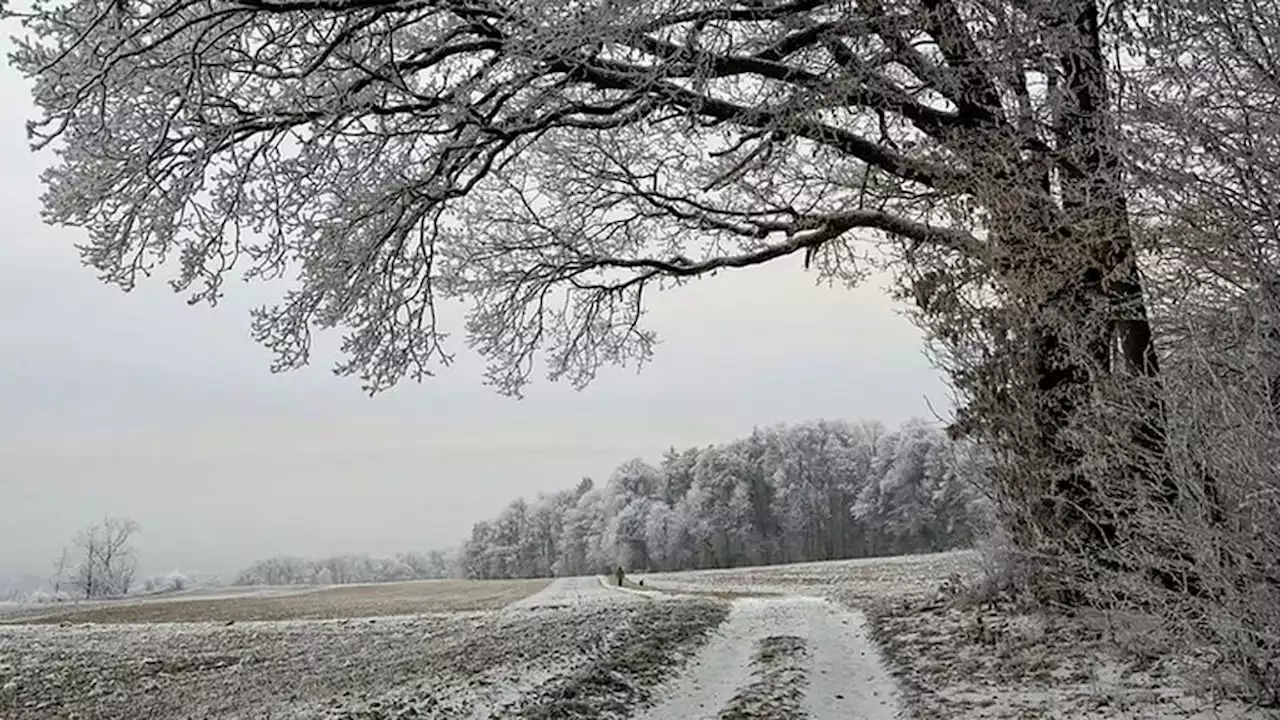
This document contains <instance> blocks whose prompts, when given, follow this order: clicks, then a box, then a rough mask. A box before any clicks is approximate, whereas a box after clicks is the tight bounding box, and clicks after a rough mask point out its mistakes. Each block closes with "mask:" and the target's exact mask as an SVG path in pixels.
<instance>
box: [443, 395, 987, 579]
mask: <svg viewBox="0 0 1280 720" xmlns="http://www.w3.org/2000/svg"><path fill="white" fill-rule="evenodd" d="M982 470H983V465H982V463H981V462H980V457H979V455H977V453H976V452H975V451H974V449H973V448H972V447H971V446H969V445H967V444H965V443H959V442H953V441H952V440H950V439H949V438H948V437H947V435H946V433H945V432H944V431H943V430H942V429H941V428H939V427H937V426H936V425H933V424H930V423H927V422H924V421H921V420H913V421H910V422H907V423H906V424H904V425H903V426H902V427H900V428H898V429H897V430H889V429H887V428H886V427H885V426H884V425H883V424H881V423H878V422H841V421H818V422H809V423H803V424H799V425H789V426H788V425H779V426H775V427H770V428H766V429H756V430H755V431H753V432H752V433H751V434H750V435H748V436H747V437H744V438H740V439H737V440H734V441H732V442H728V443H724V444H720V445H708V446H705V447H691V448H686V449H683V450H678V449H676V448H674V447H673V448H671V449H670V450H668V451H667V452H666V453H665V455H664V456H663V457H662V460H661V462H660V463H659V464H658V465H656V466H655V465H652V464H650V463H648V462H645V461H644V460H641V459H633V460H628V461H626V462H624V463H622V464H621V465H619V466H618V468H617V469H616V470H614V472H613V474H612V475H611V476H610V477H609V479H608V480H607V481H606V482H605V483H604V484H603V485H599V486H598V485H597V484H596V483H595V482H594V481H593V480H592V479H590V478H584V479H583V480H582V481H580V482H579V483H578V484H577V485H576V486H575V487H572V488H567V489H564V490H561V491H559V492H553V493H544V494H540V495H538V496H537V497H536V498H534V499H533V500H532V501H529V500H525V499H524V498H520V499H517V500H515V501H513V502H512V503H511V504H510V505H508V506H507V507H506V508H505V509H504V510H503V511H502V512H501V513H499V514H498V516H497V517H495V518H493V519H491V520H486V521H482V522H478V523H476V524H475V526H474V527H473V528H472V531H471V537H470V539H469V540H468V541H467V542H466V543H465V545H464V546H463V548H462V553H461V560H460V562H461V566H462V570H463V572H464V573H465V574H466V576H467V577H470V578H510V577H542V576H553V575H580V574H588V573H598V572H605V571H608V570H609V569H611V568H613V567H615V566H617V565H621V566H622V567H624V568H626V569H628V570H650V571H662V570H685V569H705V568H720V567H735V566H744V565H768V564H776V563H788V562H804V561H814V560H837V559H845V558H855V557H867V556H874V555H894V554H902V553H914V552H929V551H937V550H945V549H950V548H956V547H963V546H966V545H969V544H970V543H971V542H972V541H973V539H974V533H975V530H976V529H978V528H979V527H981V525H982V524H983V523H984V522H985V518H986V514H987V510H988V508H989V503H988V502H987V500H986V498H985V497H984V494H983V492H982V491H981V487H982Z"/></svg>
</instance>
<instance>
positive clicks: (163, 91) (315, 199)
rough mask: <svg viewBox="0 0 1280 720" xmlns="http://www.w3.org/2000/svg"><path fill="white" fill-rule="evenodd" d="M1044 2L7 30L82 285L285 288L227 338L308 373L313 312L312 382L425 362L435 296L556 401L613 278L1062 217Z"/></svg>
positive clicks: (110, 4) (323, 14)
mask: <svg viewBox="0 0 1280 720" xmlns="http://www.w3.org/2000/svg"><path fill="white" fill-rule="evenodd" d="M1067 5H1071V4H1066V5H1064V6H1063V8H1062V9H1060V10H1055V9H1053V7H1050V4H1045V5H1044V6H1043V7H1042V6H1041V4H1040V3H1034V2H1032V3H1022V2H1014V3H1008V4H1005V3H966V4H965V5H964V6H963V8H961V6H960V5H959V4H957V3H953V2H951V1H950V0H918V1H917V0H861V1H858V2H854V0H832V1H825V0H794V1H785V0H742V1H740V2H739V1H734V0H698V1H696V2H688V1H687V0H679V1H676V0H657V1H653V2H649V1H646V2H631V1H625V0H624V1H615V0H603V1H601V2H579V1H563V0H560V1H557V0H402V1H399V2H387V1H383V0H236V1H231V2H227V1H222V0H219V1H213V0H173V1H161V2H152V1H149V0H146V1H144V0H118V1H117V0H110V1H107V2H104V1H102V0H74V1H72V2H44V1H43V0H41V1H39V2H37V3H36V4H35V5H34V7H33V8H31V10H30V11H28V12H17V13H14V12H11V13H10V14H11V15H18V16H20V17H21V18H22V20H23V22H24V25H25V27H26V29H27V30H28V34H27V35H26V36H25V37H24V38H21V39H19V41H18V42H17V43H16V47H17V50H16V52H15V53H14V55H13V61H14V62H15V64H16V66H17V67H18V68H19V69H20V70H21V71H22V72H23V73H24V74H26V75H27V76H29V77H31V78H33V79H34V80H35V98H36V102H37V105H38V107H39V108H40V110H41V111H42V116H41V117H40V118H39V119H38V120H36V121H35V122H33V123H32V124H31V126H30V131H31V136H32V138H33V139H34V141H35V143H36V145H37V146H39V147H44V146H51V147H53V148H55V151H56V153H57V156H58V159H57V162H56V164H55V167H54V168H53V169H51V170H50V171H49V172H48V174H47V175H46V176H45V180H46V183H47V186H48V192H47V194H46V196H45V207H46V218H47V220H48V221H50V222H53V223H58V224H64V225H70V226H75V227H81V228H84V229H85V230H86V231H87V233H88V239H87V241H86V242H85V243H84V246H83V256H84V259H85V261H86V262H87V263H88V264H89V265H91V266H92V267H94V268H96V269H97V270H98V271H99V272H100V273H101V275H102V277H103V279H104V280H106V281H108V282H111V283H115V284H118V285H120V286H122V287H124V288H126V289H127V288H129V287H131V286H132V285H133V284H134V283H135V281H136V279H137V276H138V274H139V273H147V272H149V271H150V270H151V269H153V268H155V267H156V266H158V265H160V264H163V263H165V262H166V261H168V262H170V263H175V264H176V265H177V266H178V267H179V268H180V273H179V275H178V278H177V280H176V281H175V286H176V289H178V290H179V291H183V292H186V293H187V294H189V296H190V298H191V300H192V302H199V301H208V302H213V301H215V300H216V299H217V298H218V297H219V296H220V294H221V293H222V292H223V284H224V282H225V280H226V279H227V278H228V277H232V276H233V275H235V276H239V275H245V276H248V277H250V278H280V277H283V278H286V279H287V281H288V283H289V285H288V288H289V289H288V291H287V294H286V295H285V296H284V298H283V301H282V302H281V303H280V304H279V305H276V306H274V307H269V308H264V309H262V310H261V311H259V312H258V313H257V314H256V316H255V319H254V325H253V327H254V333H255V335H256V337H257V339H258V340H259V341H261V342H263V343H264V344H266V345H267V346H268V347H270V348H271V349H272V350H273V351H274V352H275V355H276V362H275V365H276V368H277V369H288V368H295V367H298V366H300V365H302V364H304V363H306V362H307V361H308V356H309V351H310V338H311V333H312V331H313V330H314V329H317V328H343V329H344V330H345V332H346V339H345V342H344V344H343V349H344V351H345V356H346V357H345V360H344V361H343V362H342V363H341V364H340V366H339V368H338V371H339V372H341V373H348V374H356V375H359V376H360V377H361V378H363V380H364V381H365V382H366V384H367V386H368V387H369V388H370V389H371V390H378V389H382V388H385V387H388V386H390V385H392V384H394V383H395V382H397V381H398V380H400V379H402V378H404V377H405V376H410V377H421V376H423V375H427V374H430V373H431V372H432V370H433V368H436V367H438V366H439V365H441V364H445V363H447V362H448V360H449V358H450V355H449V352H450V351H449V350H448V349H447V348H446V344H445V341H446V337H447V332H446V328H445V327H443V326H442V323H440V322H438V320H437V315H436V308H437V307H438V306H439V303H440V302H441V301H443V300H455V299H456V300H462V301H465V302H467V303H468V305H469V307H470V310H469V314H468V316H467V320H466V336H467V340H468V341H469V343H470V344H471V345H472V346H473V347H474V348H475V349H477V350H478V351H479V352H480V353H481V354H482V355H483V356H484V357H485V358H486V359H487V361H488V363H489V367H488V380H489V382H490V383H491V384H492V385H493V386H494V387H496V388H497V389H498V390H499V391H501V392H504V393H511V394H518V392H519V390H520V388H521V387H522V386H523V385H524V384H525V383H526V382H527V381H528V380H529V379H530V376H531V373H532V372H533V371H534V369H535V358H537V357H539V353H542V355H541V359H542V361H544V362H545V364H546V367H547V369H548V370H549V374H550V376H551V377H552V378H565V379H567V380H569V381H570V382H572V383H574V384H575V385H579V386H581V385H583V384H585V383H587V382H588V381H589V380H590V379H591V377H592V376H593V373H594V371H595V370H596V369H597V368H598V367H599V366H600V365H602V364H606V363H629V362H638V361H643V360H644V359H645V358H646V357H647V356H648V355H649V353H650V351H651V348H652V342H653V335H652V333H651V332H650V331H649V330H647V329H646V328H645V327H644V325H643V324H642V322H641V321H642V315H643V296H644V293H645V292H646V291H650V290H654V289H658V288H660V287H662V286H663V285H664V284H670V283H677V282H681V281H683V280H686V279H689V278H692V277H695V276H699V275H703V274H708V273H714V272H716V271H718V270H721V269H724V268H733V267H740V266H746V265H752V264H758V263H762V262H766V261H769V260H772V259H775V258H780V257H783V256H788V255H796V256H797V257H796V260H795V262H796V265H797V267H800V266H801V265H803V266H805V267H813V268H815V269H816V270H817V271H818V273H819V275H820V277H821V278H823V279H828V280H835V281H838V282H854V281H856V280H857V279H858V278H859V277H860V275H861V274H862V272H863V271H864V267H863V264H862V263H860V262H859V258H860V257H862V252H861V251H860V250H859V249H858V248H857V246H855V245H854V244H853V243H852V238H853V236H854V235H858V233H857V232H856V231H858V230H859V229H872V230H875V231H878V232H879V233H880V235H881V236H884V235H888V236H891V237H893V238H895V239H897V240H902V241H906V246H907V247H909V248H910V249H911V250H913V251H918V252H921V253H925V252H934V253H942V254H943V255H946V256H955V257H969V258H975V257H979V256H986V255H989V254H990V253H991V252H992V248H991V247H988V246H987V245H986V244H985V243H984V242H983V240H982V238H983V237H984V236H985V235H984V233H983V232H982V225H983V223H984V222H986V221H985V219H984V218H985V215H984V211H982V205H983V203H986V204H987V205H991V204H992V203H991V200H992V193H991V192H990V191H991V189H992V188H1003V189H1005V190H1009V189H1013V191H1015V192H1016V194H1018V196H1019V203H1020V205H1019V207H1020V208H1021V209H1020V210H1019V212H1025V211H1027V208H1030V209H1031V211H1033V212H1034V214H1035V215H1036V222H1037V223H1040V224H1047V225H1049V226H1054V225H1062V224H1063V223H1066V222H1067V221H1068V220H1069V218H1067V217H1066V216H1062V217H1059V216H1060V215H1062V212H1061V209H1060V208H1059V207H1058V206H1057V205H1056V204H1055V201H1054V200H1053V198H1052V196H1051V194H1050V193H1049V192H1048V191H1047V189H1046V190H1045V191H1043V192H1042V191H1041V190H1040V189H1039V188H1040V186H1039V185H1038V184H1037V182H1038V180H1037V179H1038V178H1040V177H1041V176H1042V175H1043V174H1044V173H1046V172H1049V170H1046V168H1049V169H1050V170H1052V171H1054V172H1057V171H1058V170H1059V169H1063V168H1065V169H1067V170H1070V169H1071V168H1072V167H1073V165H1072V163H1073V162H1075V161H1074V160H1073V159H1072V157H1073V152H1074V151H1073V150H1072V149H1071V148H1065V147H1064V148H1062V149H1060V150H1055V149H1054V147H1053V143H1052V142H1051V141H1050V138H1049V136H1050V134H1049V133H1048V131H1047V130H1046V127H1045V122H1046V121H1047V118H1048V117H1049V113H1050V112H1051V110H1052V108H1051V106H1052V105H1053V103H1051V102H1049V99H1051V96H1052V92H1051V90H1050V88H1051V87H1052V86H1053V83H1052V82H1046V78H1048V77H1051V76H1052V75H1053V74H1054V73H1055V72H1057V70H1051V69H1047V68H1046V67H1040V65H1042V64H1043V63H1041V62H1040V61H1041V60H1042V59H1043V58H1044V57H1045V56H1047V55H1054V53H1055V51H1054V50H1053V49H1052V46H1053V44H1054V43H1055V42H1057V41H1056V40H1055V38H1057V36H1058V34H1060V33H1059V29H1060V28H1068V27H1071V26H1072V22H1074V20H1073V19H1072V18H1073V17H1074V16H1073V15H1072V14H1071V13H1072V12H1077V11H1080V8H1077V7H1074V6H1072V7H1067ZM1054 7H1056V5H1055V6H1054ZM962 9H963V12H962ZM1062 46H1063V47H1067V44H1063V45H1062ZM1067 55H1069V52H1068V51H1062V52H1057V54H1056V55H1055V57H1058V58H1059V60H1062V62H1060V63H1058V66H1061V65H1062V64H1063V63H1065V62H1066V61H1067V60H1069V58H1067V57H1066V56H1067ZM1063 58H1066V59H1065V60H1064V59H1063ZM862 237H865V234H862ZM1043 259H1044V257H1043V256H1038V257H1037V260H1038V261H1039V260H1043Z"/></svg>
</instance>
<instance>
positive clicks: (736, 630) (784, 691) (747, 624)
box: [637, 597, 898, 720]
mask: <svg viewBox="0 0 1280 720" xmlns="http://www.w3.org/2000/svg"><path fill="white" fill-rule="evenodd" d="M662 698H663V699H662V701H661V702H659V703H658V704H657V705H656V706H654V707H652V708H650V709H648V710H647V711H645V712H643V713H641V714H640V715H638V716H637V717H638V718H639V719H640V720H666V719H669V718H687V719H688V720H704V719H706V720H713V719H716V718H725V719H728V718H735V719H737V718H744V719H745V718H780V717H786V718H809V719H810V720H843V719H845V718H861V719H863V720H880V719H881V718H883V719H884V720H888V719H890V718H893V717H896V715H897V712H898V705H897V697H896V691H895V689H894V686H893V681H892V679H891V678H890V677H889V675H888V673H887V671H886V670H885V669H884V667H883V665H881V663H880V661H879V659H878V657H877V653H876V650H875V648H874V646H872V645H871V643H870V641H869V640H868V639H867V636H866V633H865V630H864V628H863V621H862V618H861V617H860V616H859V615H858V614H857V613H855V612H852V611H850V610H848V609H845V608H841V607H839V606H837V605H835V604H833V603H830V602H827V601H824V600H819V599H815V598H801V597H777V598H740V599H738V600H735V601H734V602H733V609H732V611H731V612H730V614H729V618H728V620H726V621H725V622H724V623H723V624H722V625H721V626H720V627H719V628H717V629H716V631H715V633H714V634H713V635H712V639H711V641H710V642H708V643H707V644H706V645H705V646H704V647H703V649H702V650H701V651H700V652H699V653H698V654H697V656H696V657H695V658H694V659H693V660H692V662H691V664H690V667H689V668H687V669H686V670H685V672H684V673H683V674H682V675H681V676H680V677H679V678H678V679H677V680H676V681H674V682H673V683H672V684H671V685H669V686H668V687H666V688H664V691H663V693H662Z"/></svg>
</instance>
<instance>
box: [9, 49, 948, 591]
mask: <svg viewBox="0 0 1280 720" xmlns="http://www.w3.org/2000/svg"><path fill="white" fill-rule="evenodd" d="M9 29H10V28H4V31H5V34H7V33H8V31H9ZM0 49H5V50H6V51H7V39H6V40H5V41H2V42H0ZM0 99H2V100H3V102H0V190H2V191H0V216H2V217H3V221H4V227H3V229H2V230H0V243H2V245H0V577H4V576H6V575H14V574H21V573H36V574H44V573H46V572H47V571H48V568H49V566H50V565H51V563H52V561H53V559H54V558H55V556H56V555H57V552H58V550H59V548H60V547H62V545H63V544H64V543H65V542H66V541H67V540H68V539H69V538H70V537H71V536H72V535H73V534H74V533H75V531H76V529H77V528H79V527H81V526H83V525H85V524H86V523H89V522H92V521H94V520H95V519H97V518H100V517H101V516H102V515H103V514H104V513H111V514H117V515H127V516H131V517H133V518H135V519H136V520H138V521H139V522H140V523H141V525H142V528H143V532H142V535H141V536H140V538H139V543H138V548H139V551H140V554H141V559H142V563H143V569H144V570H145V571H147V572H166V571H168V570H171V569H182V570H187V571H195V572H214V573H232V572H234V571H235V570H236V569H238V568H239V567H241V566H242V565H244V564H246V563H248V562H250V561H252V560H254V559H256V558H258V557H262V556H266V555H271V554H276V553H296V554H322V553H329V552H342V551H352V552H374V553H381V552H396V551H401V550H413V549H427V548H431V547H447V546H452V545H455V544H457V542H458V541H459V540H461V539H462V538H463V537H465V535H466V533H467V532H468V531H469V529H470V526H471V524H472V523H473V522H475V521H477V520H480V519H484V518H486V517H488V516H490V515H492V514H494V513H496V512H497V511H498V510H500V509H501V507H502V506H503V505H505V504H506V503H508V502H509V501H510V500H512V499H514V498H515V497H516V496H517V495H522V494H525V495H532V494H534V493H536V492H538V491H541V490H556V489H559V488H562V487H566V486H570V485H572V484H574V483H575V482H576V481H577V480H578V479H579V478H581V477H583V476H593V477H595V478H597V479H603V478H604V477H606V476H607V475H608V473H609V472H610V471H611V469H612V468H613V467H614V466H616V465H617V464H618V463H620V462H621V461H623V460H626V459H628V458H630V457H636V456H642V457H645V458H649V459H651V460H656V459H657V458H658V457H659V455H660V453H661V451H662V450H663V449H664V448H666V447H668V446H670V445H677V446H685V445H691V444H699V443H708V442H718V441H724V440H729V439H732V438H734V437H737V436H739V435H742V434H745V433H747V432H749V431H750V430H751V428H752V426H753V425H767V424H772V423H776V422H795V421H804V420H811V419H819V418H847V419H855V418H863V417H865V418H877V419H880V420H883V421H885V422H886V423H889V424H896V423H899V422H901V421H902V420H905V419H907V418H909V417H911V416H930V415H931V414H932V411H931V410H930V406H932V407H933V408H936V409H938V410H939V411H941V410H943V409H945V408H946V407H948V392H947V390H946V388H945V386H944V385H943V384H942V382H941V380H940V379H939V375H938V373H937V372H936V371H934V370H932V369H931V368H930V366H929V364H928V362H927V361H926V360H925V358H924V356H923V353H922V344H921V340H920V334H919V332H918V331H916V330H915V329H914V328H913V327H912V326H911V325H910V324H909V323H908V322H907V321H906V320H904V319H903V318H901V317H900V316H899V315H898V314H897V308H896V307H895V305H894V304H893V303H892V302H891V301H889V300H888V299H886V298H885V297H884V295H883V293H882V291H881V289H880V288H879V287H877V286H876V284H875V283H873V284H871V285H870V286H868V287H865V288H863V289H860V290H857V291H848V290H844V289H834V288H825V287H817V286H815V284H814V277H813V275H812V274H806V273H804V272H803V271H802V270H801V268H800V260H799V258H792V259H785V260H783V261H782V262H776V263H774V264H772V265H770V266H768V267H765V268H760V269H753V270H748V271H740V272H736V273H731V274H728V275H722V276H720V277H717V278H712V279H708V280H704V281H701V282H699V283H697V284H695V285H693V286H690V287H687V288H682V289H680V290H678V291H674V292H671V293H667V294H664V295H661V296H658V297H656V298H654V299H653V302H652V303H651V305H650V308H651V311H652V312H651V326H652V327H653V328H654V329H656V330H657V331H658V332H659V333H660V338H661V343H662V344H661V346H660V347H659V348H658V352H657V357H656V359H655V361H654V362H653V363H652V364H650V365H648V366H647V367H646V368H645V369H644V370H643V372H641V373H640V374H639V375H637V374H635V372H634V371H625V370H607V371H605V372H603V373H602V375H601V377H600V379H599V380H598V381H597V382H596V383H595V384H594V385H593V386H591V387H590V388H588V389H587V390H586V391H584V392H580V393H579V392H575V391H574V390H573V389H572V388H570V387H568V386H565V385H553V384H550V383H548V382H546V381H542V382H539V383H538V384H536V385H535V386H534V387H533V388H532V389H531V390H530V392H529V393H528V397H527V398H526V399H524V400H522V401H518V402H517V401H514V400H509V399H506V398H502V397H499V396H497V395H496V394H494V393H493V392H492V391H490V390H488V389H486V388H484V387H483V386H482V385H481V382H480V367H479V363H478V361H476V360H475V359H474V358H473V357H471V356H469V355H467V354H466V353H465V352H460V353H459V359H460V362H459V363H458V364H457V365H455V366H454V367H452V368H450V369H448V370H445V371H444V372H443V373H442V374H441V375H439V376H438V377H436V378H434V379H430V380H428V381H427V382H426V383H424V384H421V385H418V384H413V383H409V384H406V385H403V386H401V387H399V388H396V389H395V390H393V391H391V392H388V393H385V394H382V395H379V396H377V397H375V398H372V399H371V398H369V397H367V396H365V395H364V394H362V393H361V391H360V388H359V382H358V381H357V380H355V379H342V378H335V377H334V376H333V375H332V374H331V373H330V372H329V369H328V367H327V366H318V367H312V368H309V369H307V370H305V371H301V372H297V373H291V374H288V375H272V374H271V373H270V372H269V371H268V365H269V360H270V358H269V355H268V353H267V352H266V351H265V350H264V349H262V348H261V347H259V346H257V345H256V344H255V343H254V342H253V341H252V340H251V339H250V338H249V334H248V325H249V318H248V310H249V308H251V307H253V306H255V305H257V304H260V303H262V302H264V301H267V300H270V299H271V297H272V296H271V295H270V293H267V292H264V291H263V290H262V289H261V288H255V287H253V286H244V285H240V284H235V285H233V286H232V287H231V288H230V289H229V294H230V295H231V297H230V298H229V299H228V300H227V301H226V302H224V303H222V304H220V305H219V306H218V307H217V308H214V309H210V308H205V307H195V308H192V307H188V306H187V305H186V303H185V302H184V301H183V299H182V298H181V297H179V296H176V295H174V294H173V293H172V292H170V291H169V290H168V288H167V287H165V286H164V285H163V284H162V283H160V282H153V283H150V284H147V285H144V286H142V287H140V288H139V289H137V290H136V291H134V292H132V293H129V294H124V293H122V292H120V291H119V290H117V289H115V288H113V287H108V286H106V285H103V284H102V283H100V282H98V280H97V279H96V278H95V276H94V273H93V272H92V271H91V270H88V269H86V268H84V267H82V266H81V265H80V262H79V259H78V256H77V253H76V251H75V249H74V247H73V246H74V245H75V244H76V243H78V242H80V241H81V239H82V236H81V234H80V233H79V232H78V231H75V230H67V229H55V228H49V227H46V226H44V225H43V224H42V223H41V222H40V218H39V209H40V206H39V194H40V187H39V182H38V175H39V172H40V169H41V168H42V167H43V166H44V165H45V164H46V163H48V162H49V161H50V159H51V158H50V157H49V156H48V155H33V154H32V153H30V151H29V150H28V147H27V142H26V138H25V134H24V130H23V123H24V121H25V120H27V119H28V118H30V117H32V116H33V115H34V109H33V107H32V104H31V102H30V96H29V92H28V88H27V87H26V85H25V84H24V83H23V82H22V81H21V80H20V79H19V78H18V77H17V76H16V73H14V72H13V71H12V70H11V69H10V68H8V67H7V65H6V66H0ZM456 349H458V350H464V348H460V347H459V348H456Z"/></svg>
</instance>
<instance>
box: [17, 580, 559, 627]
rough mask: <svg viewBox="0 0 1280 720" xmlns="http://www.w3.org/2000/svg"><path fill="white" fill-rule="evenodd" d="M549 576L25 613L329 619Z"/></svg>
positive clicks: (61, 617) (502, 592) (102, 618)
mask: <svg viewBox="0 0 1280 720" xmlns="http://www.w3.org/2000/svg"><path fill="white" fill-rule="evenodd" d="M548 584H550V581H549V580H491V581H487V582H483V583H478V582H471V581H466V580H427V581H420V582H404V583H385V584H381V585H341V586H337V587H326V588H318V589H310V588H308V589H305V590H298V589H294V590H292V591H287V590H276V591H268V592H262V591H255V590H253V589H246V590H244V591H242V592H239V593H237V592H234V591H231V592H227V591H225V590H224V591H222V592H221V593H219V594H218V595H215V596H213V597H209V596H207V595H203V594H200V593H193V594H189V595H188V594H184V595H178V596H171V597H164V598H161V599H157V600H149V601H148V600H143V601H133V602H117V603H101V604H97V605H94V606H91V607H88V608H86V609H73V610H69V611H57V610H55V611H52V612H48V611H46V612H43V613H40V614H37V615H34V616H31V615H28V616H27V617H26V618H25V619H24V620H23V621H24V622H29V623H43V624H48V623H61V622H65V621H72V622H78V623H165V622H194V621H209V622H249V621H260V620H334V619H340V618H353V617H361V618H363V617H386V616H389V615H413V614H416V613H431V612H460V611H469V610H497V609H499V608H502V607H505V606H506V605H508V604H510V603H512V602H514V601H516V600H519V599H521V598H524V597H527V596H529V595H532V594H533V593H536V592H538V591H539V590H542V589H543V588H545V587H546V586H547V585H548Z"/></svg>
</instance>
